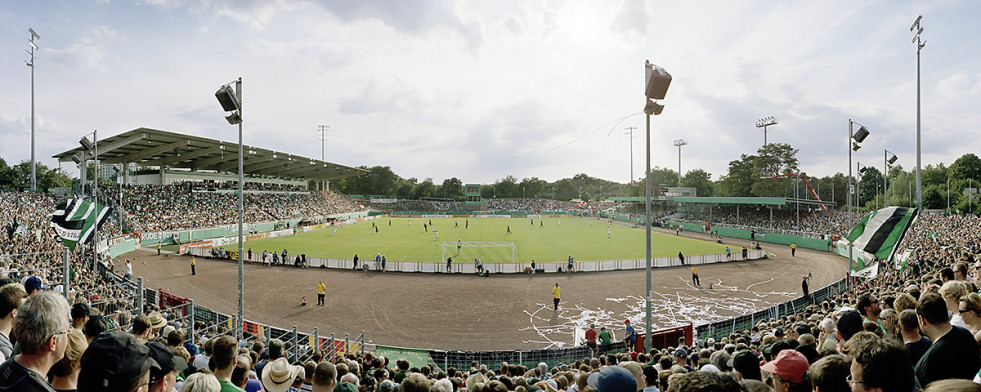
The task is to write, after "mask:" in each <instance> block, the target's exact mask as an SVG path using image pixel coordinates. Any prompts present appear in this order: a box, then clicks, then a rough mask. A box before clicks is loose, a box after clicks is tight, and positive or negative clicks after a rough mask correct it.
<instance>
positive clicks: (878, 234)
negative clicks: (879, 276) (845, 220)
mask: <svg viewBox="0 0 981 392" xmlns="http://www.w3.org/2000/svg"><path fill="white" fill-rule="evenodd" d="M916 214H917V210H916V209H915V208H907V207H886V208H883V209H881V210H877V211H872V212H870V213H868V214H867V215H865V216H863V217H862V220H861V221H859V222H858V225H856V226H855V227H853V228H852V229H851V231H849V232H848V235H846V236H845V238H846V239H848V241H850V242H851V243H852V244H854V245H855V247H856V248H858V249H861V250H862V251H865V252H867V253H870V254H872V255H875V256H876V257H878V258H880V259H883V260H886V261H890V260H892V258H893V255H894V253H895V251H896V246H897V245H899V242H900V241H902V239H903V236H904V235H906V231H907V230H908V229H909V227H910V226H911V225H912V224H913V222H914V221H915V220H916Z"/></svg>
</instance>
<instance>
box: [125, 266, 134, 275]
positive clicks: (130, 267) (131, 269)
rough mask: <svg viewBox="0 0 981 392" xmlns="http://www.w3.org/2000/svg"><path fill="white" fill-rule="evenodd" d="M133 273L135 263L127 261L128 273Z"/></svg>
mask: <svg viewBox="0 0 981 392" xmlns="http://www.w3.org/2000/svg"><path fill="white" fill-rule="evenodd" d="M132 274H133V264H130V263H126V275H132Z"/></svg>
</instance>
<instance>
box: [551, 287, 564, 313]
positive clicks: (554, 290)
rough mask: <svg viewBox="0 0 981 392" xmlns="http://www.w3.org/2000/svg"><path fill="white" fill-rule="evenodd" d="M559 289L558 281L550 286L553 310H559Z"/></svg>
mask: <svg viewBox="0 0 981 392" xmlns="http://www.w3.org/2000/svg"><path fill="white" fill-rule="evenodd" d="M561 290H562V289H560V288H559V284H558V283H556V284H555V287H553V288H552V303H554V304H555V310H559V291H561Z"/></svg>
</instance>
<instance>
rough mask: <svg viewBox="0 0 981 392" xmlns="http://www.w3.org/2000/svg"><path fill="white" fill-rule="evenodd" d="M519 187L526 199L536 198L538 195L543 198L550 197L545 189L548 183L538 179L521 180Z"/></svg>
mask: <svg viewBox="0 0 981 392" xmlns="http://www.w3.org/2000/svg"><path fill="white" fill-rule="evenodd" d="M518 186H519V187H521V190H522V193H523V194H524V195H525V197H529V198H531V197H535V196H536V195H537V196H541V197H549V196H548V195H547V194H546V193H545V187H546V186H548V182H547V181H545V180H542V179H540V178H538V177H531V178H525V179H523V180H521V183H519V184H518Z"/></svg>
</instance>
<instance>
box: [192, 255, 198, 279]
mask: <svg viewBox="0 0 981 392" xmlns="http://www.w3.org/2000/svg"><path fill="white" fill-rule="evenodd" d="M194 264H197V260H195V259H194V256H191V275H194V272H195V271H194Z"/></svg>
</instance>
